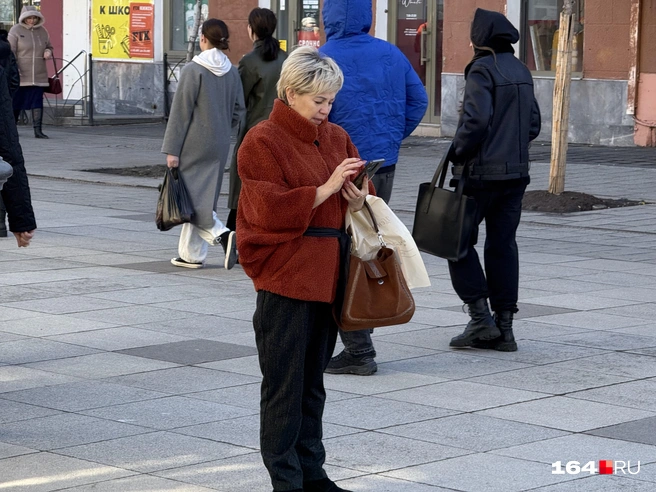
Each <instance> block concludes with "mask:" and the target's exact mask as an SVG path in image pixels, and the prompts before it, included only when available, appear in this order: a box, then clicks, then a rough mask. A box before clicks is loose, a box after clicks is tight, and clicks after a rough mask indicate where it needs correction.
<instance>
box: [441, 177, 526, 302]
mask: <svg viewBox="0 0 656 492" xmlns="http://www.w3.org/2000/svg"><path fill="white" fill-rule="evenodd" d="M525 190H526V185H525V184H520V185H515V186H511V187H508V188H498V189H471V188H467V187H465V194H467V195H469V196H473V197H474V198H475V199H476V204H477V206H478V207H477V216H476V224H477V226H476V228H475V229H474V231H473V233H472V237H471V240H470V244H469V252H468V253H467V256H465V257H464V258H463V259H462V260H459V261H450V262H449V273H450V274H451V282H452V284H453V288H454V290H455V291H456V294H458V296H459V297H460V299H461V300H462V302H464V303H467V304H468V303H471V302H475V301H477V300H478V299H481V298H489V299H490V306H491V308H492V310H493V311H495V312H500V311H511V312H513V313H515V312H517V295H518V290H519V254H518V251H517V241H516V240H515V237H516V233H517V227H518V226H519V219H520V217H521V214H522V198H523V197H524V191H525ZM483 219H485V232H486V237H485V246H484V248H483V252H484V253H483V254H484V258H485V273H483V268H482V267H481V262H480V260H479V258H478V254H477V253H476V249H474V245H475V244H476V243H477V242H478V227H479V226H480V224H481V222H482V221H483Z"/></svg>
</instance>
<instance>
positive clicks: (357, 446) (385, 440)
mask: <svg viewBox="0 0 656 492" xmlns="http://www.w3.org/2000/svg"><path fill="white" fill-rule="evenodd" d="M324 445H325V447H326V462H328V463H330V464H333V465H336V466H342V467H345V468H349V469H354V470H358V471H361V472H367V473H381V472H386V471H390V470H396V469H399V468H406V467H411V466H414V465H419V464H423V463H429V462H431V461H438V460H444V459H446V458H452V457H454V456H461V455H464V454H468V451H467V450H465V449H461V448H455V447H451V446H444V445H441V444H435V443H431V442H426V441H423V440H422V441H419V440H416V439H407V438H405V437H400V436H394V435H390V434H382V433H379V432H376V431H371V432H365V433H360V434H354V435H349V436H341V437H335V438H333V439H326V440H324ZM363 445H366V447H367V449H368V450H370V451H369V452H366V453H363V452H362V447H363Z"/></svg>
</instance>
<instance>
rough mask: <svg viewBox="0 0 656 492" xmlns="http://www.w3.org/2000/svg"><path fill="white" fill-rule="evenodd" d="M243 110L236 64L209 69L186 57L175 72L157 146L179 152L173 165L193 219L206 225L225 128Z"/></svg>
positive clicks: (225, 144) (225, 149)
mask: <svg viewBox="0 0 656 492" xmlns="http://www.w3.org/2000/svg"><path fill="white" fill-rule="evenodd" d="M244 113H245V107H244V93H243V90H242V87H241V80H240V78H239V73H238V72H237V69H236V68H235V67H234V66H233V67H231V68H230V71H229V72H227V73H226V74H225V75H222V76H220V77H219V76H217V75H214V74H213V73H212V72H211V71H209V70H208V69H207V68H205V67H203V66H201V65H199V64H197V63H195V62H190V63H187V64H186V65H185V67H184V68H183V69H182V73H181V74H180V81H179V82H178V89H177V90H176V92H175V97H174V98H173V104H172V106H171V114H170V115H169V121H168V124H167V125H166V133H165V134H164V143H163V144H162V152H164V153H165V154H171V155H175V156H178V157H180V167H179V171H180V174H181V175H182V179H183V181H184V183H185V185H186V187H187V189H188V190H189V193H190V195H191V201H192V202H193V205H194V211H195V212H196V215H195V218H194V225H197V226H199V227H202V228H206V229H209V228H211V227H212V225H213V224H214V219H213V217H212V212H213V211H215V210H216V201H217V199H218V198H219V191H221V182H222V181H223V173H224V171H225V166H226V162H227V160H228V153H229V152H230V133H231V129H232V128H233V127H236V126H238V125H239V124H240V121H241V120H242V118H243V116H244Z"/></svg>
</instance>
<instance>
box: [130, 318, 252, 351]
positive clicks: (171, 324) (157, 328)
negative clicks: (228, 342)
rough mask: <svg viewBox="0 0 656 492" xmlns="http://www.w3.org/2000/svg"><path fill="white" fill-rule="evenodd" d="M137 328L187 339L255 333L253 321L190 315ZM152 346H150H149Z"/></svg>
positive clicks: (211, 338) (136, 326)
mask: <svg viewBox="0 0 656 492" xmlns="http://www.w3.org/2000/svg"><path fill="white" fill-rule="evenodd" d="M135 328H143V329H145V330H152V331H153V332H159V333H168V334H171V335H178V336H181V337H187V338H205V339H208V340H215V339H216V338H218V337H224V336H226V335H231V334H233V333H249V332H252V331H253V321H252V320H250V321H249V320H244V321H240V320H234V319H228V318H224V317H221V316H207V315H202V314H198V315H195V314H194V315H188V316H187V317H186V318H179V319H176V320H172V321H158V322H154V323H145V324H141V325H135ZM149 345H150V344H149Z"/></svg>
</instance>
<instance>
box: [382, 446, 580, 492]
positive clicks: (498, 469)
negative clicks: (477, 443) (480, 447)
mask: <svg viewBox="0 0 656 492" xmlns="http://www.w3.org/2000/svg"><path fill="white" fill-rule="evenodd" d="M385 475H387V476H390V477H394V478H400V479H403V480H409V481H416V482H421V483H427V484H430V485H436V486H440V487H446V488H449V489H453V490H461V491H467V492H481V491H485V492H516V491H521V490H528V489H533V488H536V487H539V486H541V485H542V486H543V485H550V484H554V483H561V482H565V481H567V480H572V478H571V477H570V476H567V475H552V474H551V466H550V465H545V464H542V463H534V462H532V461H525V460H518V459H515V458H507V457H502V456H495V455H491V454H470V455H468V456H461V457H457V458H453V459H448V460H444V461H437V462H435V463H428V464H425V465H420V466H414V467H408V468H405V469H401V470H398V471H393V472H388V473H385Z"/></svg>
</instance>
